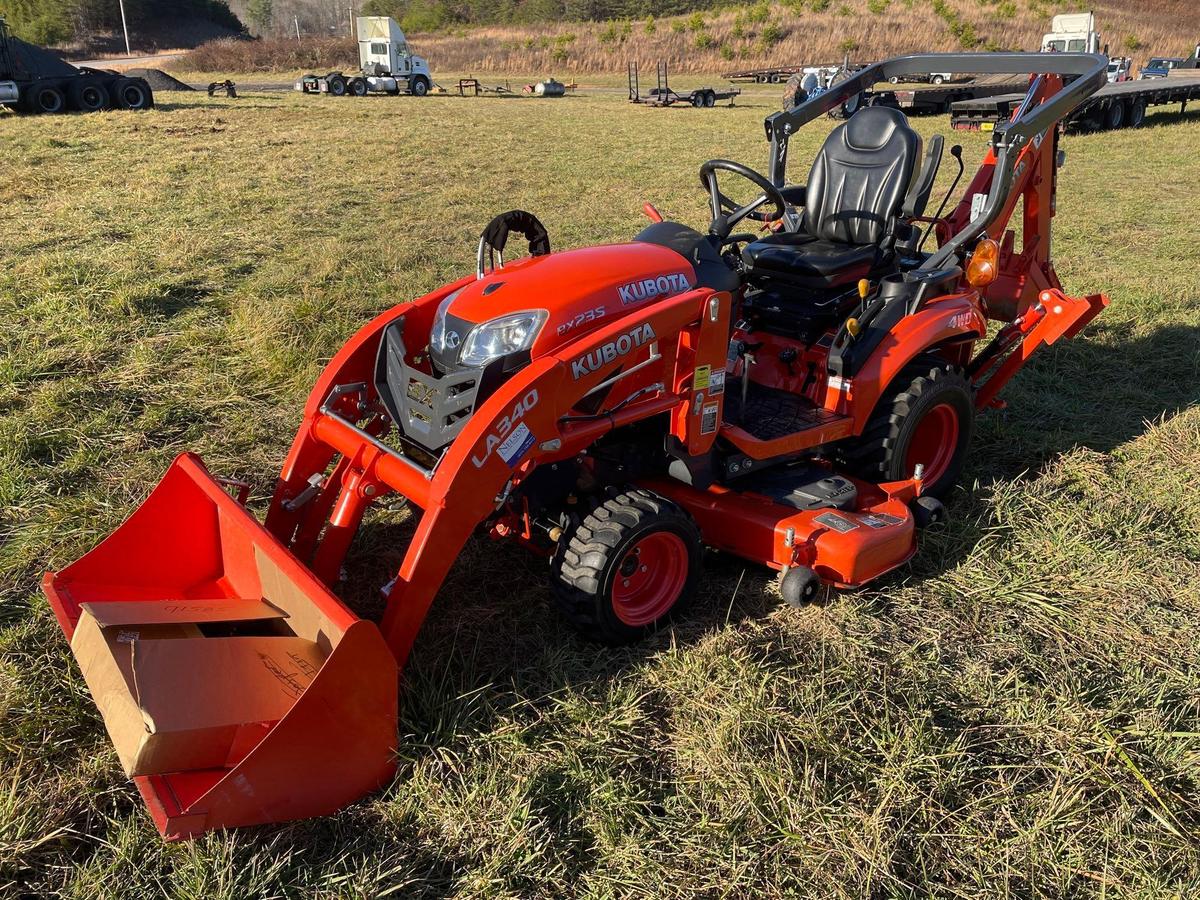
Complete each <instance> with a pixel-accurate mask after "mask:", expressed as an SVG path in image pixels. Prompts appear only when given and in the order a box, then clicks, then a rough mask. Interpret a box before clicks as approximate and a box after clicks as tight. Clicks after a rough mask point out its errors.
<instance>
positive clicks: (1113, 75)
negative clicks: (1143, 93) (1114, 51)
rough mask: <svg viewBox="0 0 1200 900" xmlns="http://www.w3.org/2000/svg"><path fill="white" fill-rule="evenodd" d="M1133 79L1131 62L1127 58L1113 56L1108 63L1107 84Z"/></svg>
mask: <svg viewBox="0 0 1200 900" xmlns="http://www.w3.org/2000/svg"><path fill="white" fill-rule="evenodd" d="M1131 78H1133V60H1132V59H1130V58H1129V57H1128V56H1114V57H1111V58H1110V59H1109V61H1108V83H1109V84H1116V83H1117V82H1121V81H1129V80H1130V79H1131Z"/></svg>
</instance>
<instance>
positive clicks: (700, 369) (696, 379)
mask: <svg viewBox="0 0 1200 900" xmlns="http://www.w3.org/2000/svg"><path fill="white" fill-rule="evenodd" d="M711 376H712V366H696V371H695V372H694V373H693V375H692V390H693V391H706V390H708V382H709V380H710V378H711Z"/></svg>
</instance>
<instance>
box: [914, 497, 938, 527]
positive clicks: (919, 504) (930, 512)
mask: <svg viewBox="0 0 1200 900" xmlns="http://www.w3.org/2000/svg"><path fill="white" fill-rule="evenodd" d="M912 514H913V522H914V523H915V524H916V526H917V527H918V528H933V527H934V526H937V525H945V524H946V507H945V506H944V505H943V504H942V501H941V500H939V499H937V497H929V496H921V497H918V498H917V499H916V500H915V501H913V505H912Z"/></svg>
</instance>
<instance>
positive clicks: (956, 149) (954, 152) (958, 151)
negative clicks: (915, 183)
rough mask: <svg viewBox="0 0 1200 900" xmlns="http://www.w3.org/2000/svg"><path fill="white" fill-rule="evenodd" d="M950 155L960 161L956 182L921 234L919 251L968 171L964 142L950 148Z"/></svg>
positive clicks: (955, 177)
mask: <svg viewBox="0 0 1200 900" xmlns="http://www.w3.org/2000/svg"><path fill="white" fill-rule="evenodd" d="M950 155H951V156H953V157H954V159H955V160H956V161H957V162H958V174H957V175H955V176H954V182H953V183H952V184H951V185H950V190H948V191H946V196H945V197H943V198H942V205H941V206H939V207H938V211H937V214H936V215H935V216H934V217H933V221H931V222H930V223H929V227H928V228H926V229H925V233H924V234H922V235H921V240H920V241H919V242H918V243H917V252H918V253H920V252H921V248H922V247H924V246H925V241H926V240H928V238H929V235H930V234H931V233H932V232H933V226H934V225H935V224H936V223H937V221H938V220H939V219H941V217H942V213H943V212H945V211H946V204H947V203H949V202H950V196H951V195H952V194H953V193H954V189H955V188H956V187H958V183H959V182H960V181H961V180H962V177H963V172H964V171H966V166H964V165H963V158H962V155H963V148H962V144H955V145H954V146H953V147H951V148H950Z"/></svg>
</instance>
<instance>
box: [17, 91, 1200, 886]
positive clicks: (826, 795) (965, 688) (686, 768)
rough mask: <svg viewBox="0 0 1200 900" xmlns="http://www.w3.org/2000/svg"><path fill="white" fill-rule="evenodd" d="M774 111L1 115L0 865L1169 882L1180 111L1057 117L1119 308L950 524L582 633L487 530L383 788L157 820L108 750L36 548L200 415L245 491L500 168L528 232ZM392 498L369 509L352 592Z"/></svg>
mask: <svg viewBox="0 0 1200 900" xmlns="http://www.w3.org/2000/svg"><path fill="white" fill-rule="evenodd" d="M768 111H769V110H768V108H767V107H766V106H765V105H763V106H759V107H754V106H749V105H748V106H740V107H737V108H735V109H732V110H724V109H721V110H713V111H707V112H697V111H693V110H690V109H689V110H654V109H646V108H641V107H633V106H630V105H628V104H626V103H624V102H622V101H621V99H620V98H619V96H618V97H603V96H594V97H580V98H566V99H564V100H562V101H558V102H554V103H541V102H535V101H521V100H496V99H490V100H489V99H481V100H460V99H457V98H449V97H447V98H427V99H426V100H424V101H413V100H410V99H400V100H392V99H388V98H370V99H368V100H364V101H360V102H355V103H348V102H345V101H337V100H333V99H328V98H312V97H300V96H293V95H290V94H282V95H262V94H257V95H256V94H251V95H249V96H247V97H245V98H244V99H240V100H237V101H229V100H222V99H209V98H207V97H205V96H203V95H192V94H188V95H178V96H173V97H170V98H169V99H167V100H164V102H162V103H161V105H160V106H159V107H158V108H157V109H155V110H153V111H151V112H148V113H143V114H126V113H104V114H98V115H93V116H86V117H80V116H65V117H53V118H50V117H48V118H41V119H20V120H18V119H13V118H3V119H0V121H2V122H3V127H2V128H0V156H2V157H3V158H4V159H5V160H6V161H7V165H6V167H5V169H4V171H3V173H2V174H0V228H2V230H3V233H4V234H5V235H6V236H7V237H6V240H5V241H4V242H3V244H2V245H0V350H2V353H0V516H2V518H0V895H8V896H13V897H18V896H36V897H48V896H64V897H78V898H93V897H108V896H112V897H116V896H120V897H159V896H164V895H165V896H172V897H187V898H206V900H208V898H246V897H312V896H320V897H376V896H383V895H385V894H388V895H392V896H455V897H475V896H486V897H522V898H524V897H549V896H569V895H577V896H590V897H612V896H645V897H696V896H702V897H727V896H728V897H751V896H753V897H783V896H789V897H791V896H805V897H846V898H861V897H927V896H931V895H936V896H939V897H962V898H976V897H981V896H986V897H1093V896H1094V897H1184V896H1195V895H1196V893H1197V892H1198V891H1200V854H1198V853H1197V837H1198V836H1200V784H1198V782H1197V767H1198V765H1200V678H1198V676H1197V672H1198V671H1200V626H1198V624H1197V623H1198V622H1200V590H1198V589H1197V584H1198V583H1200V512H1198V511H1197V507H1196V504H1195V484H1196V483H1197V482H1198V481H1200V409H1197V408H1196V404H1197V399H1198V394H1200V388H1198V387H1197V386H1198V385H1200V303H1198V302H1197V301H1198V300H1200V297H1198V290H1197V285H1196V279H1195V271H1196V263H1197V260H1200V232H1197V230H1196V229H1195V228H1194V227H1193V225H1192V223H1193V222H1194V215H1195V212H1194V206H1195V184H1196V183H1197V180H1198V179H1200V163H1198V162H1197V159H1196V156H1195V154H1194V153H1192V152H1191V150H1190V148H1191V147H1192V146H1194V145H1195V144H1196V142H1197V141H1198V140H1200V121H1197V119H1196V117H1195V115H1194V114H1191V115H1187V116H1183V117H1180V116H1178V115H1176V114H1173V113H1154V114H1153V115H1152V116H1151V117H1150V122H1149V125H1148V127H1147V128H1146V129H1144V130H1142V131H1139V132H1121V133H1117V134H1113V135H1081V136H1072V137H1069V138H1068V139H1067V140H1066V144H1065V148H1066V151H1067V156H1068V160H1067V167H1066V169H1064V171H1063V173H1062V176H1061V188H1060V193H1059V216H1058V218H1057V220H1056V223H1057V224H1056V233H1055V246H1056V249H1057V262H1058V268H1059V271H1060V273H1061V275H1062V277H1063V280H1064V281H1065V282H1066V283H1067V284H1068V286H1069V287H1070V288H1071V289H1073V290H1076V291H1080V292H1083V291H1093V290H1099V289H1104V290H1107V291H1109V292H1110V293H1111V294H1112V297H1113V301H1114V302H1113V306H1112V307H1111V308H1110V309H1109V310H1108V311H1106V313H1105V314H1104V316H1102V317H1101V319H1099V320H1098V321H1097V322H1096V323H1094V325H1093V326H1091V327H1089V329H1088V331H1087V332H1086V333H1085V334H1084V335H1082V336H1080V337H1079V338H1077V339H1075V340H1073V341H1069V342H1065V343H1063V344H1061V345H1058V346H1056V347H1054V348H1052V349H1051V350H1049V351H1047V352H1045V353H1044V354H1043V355H1041V356H1039V357H1038V358H1037V359H1036V361H1035V362H1034V363H1033V364H1032V365H1031V366H1030V367H1029V368H1028V369H1027V370H1026V371H1024V372H1023V373H1022V374H1021V375H1020V376H1019V377H1018V378H1017V380H1016V381H1015V382H1014V383H1013V384H1012V385H1011V386H1010V388H1009V390H1008V391H1007V392H1006V396H1007V398H1008V400H1009V401H1010V404H1011V405H1010V407H1009V409H1008V410H1006V411H1004V412H1002V413H992V414H989V415H987V416H985V417H983V419H982V420H981V425H980V430H979V434H978V436H977V440H976V442H975V445H974V450H973V456H972V458H971V462H970V464H969V466H968V470H967V473H966V480H965V485H964V487H963V489H962V490H961V491H959V492H958V493H957V494H956V496H955V497H954V498H953V501H952V503H951V513H952V515H953V517H954V520H955V525H954V527H953V528H951V529H950V530H948V531H946V532H944V533H942V534H940V535H931V536H930V537H929V539H928V540H927V541H926V542H925V543H924V546H923V548H922V553H921V555H920V556H919V557H918V558H917V559H916V560H915V561H914V562H913V564H911V565H910V566H908V567H906V568H905V569H904V570H903V571H901V572H899V573H897V574H896V575H895V576H893V577H890V578H888V579H886V580H885V581H883V582H881V583H880V584H878V585H876V586H874V587H872V588H870V589H867V590H863V591H859V592H856V593H849V594H844V595H838V596H835V597H832V598H831V602H829V603H828V605H825V606H821V607H813V608H810V609H807V610H805V611H803V612H799V613H798V612H795V611H793V610H790V609H787V608H784V607H781V606H780V604H779V602H778V600H777V596H776V594H775V591H774V587H773V584H772V581H771V579H770V577H769V575H768V574H767V573H766V572H765V571H762V570H760V569H758V568H756V567H753V566H749V567H747V566H743V565H742V564H741V563H739V562H737V561H735V560H731V559H727V558H719V557H715V558H713V559H712V560H710V562H709V568H708V575H707V578H706V580H705V583H704V587H703V590H702V592H701V595H700V597H699V598H698V600H697V602H696V604H695V605H694V607H693V608H692V609H691V610H690V611H689V613H688V614H687V615H686V616H684V617H683V618H682V619H681V621H680V622H679V623H678V624H677V625H676V626H675V627H673V628H672V629H671V630H669V631H665V632H663V633H662V634H660V635H659V636H658V637H656V638H654V639H652V640H649V641H647V642H645V643H644V644H642V645H640V646H637V647H634V648H631V649H627V650H622V651H612V650H604V649H598V648H595V647H591V646H585V645H582V644H580V643H579V642H578V641H577V640H576V639H574V638H573V637H572V636H571V635H570V633H569V632H568V631H567V630H566V629H564V627H563V626H562V625H561V624H560V623H559V621H558V619H557V618H556V616H555V614H554V612H553V609H552V607H551V606H550V604H549V601H548V594H547V589H546V583H545V571H544V568H543V564H541V563H540V562H538V561H537V560H534V559H531V558H528V557H526V556H524V555H523V554H521V553H520V552H519V551H518V550H516V549H515V548H512V547H507V546H502V545H495V544H492V543H491V542H489V541H486V540H480V541H478V542H473V543H472V544H470V545H469V546H468V548H467V550H466V552H465V554H464V556H463V557H462V559H461V560H460V562H459V564H458V565H457V566H456V567H455V569H454V571H453V573H452V574H451V576H450V578H449V580H448V581H447V583H446V585H445V587H444V589H443V590H442V592H441V594H440V597H439V600H438V602H437V603H436V604H435V606H434V609H433V613H432V615H431V618H430V620H429V622H428V624H427V626H426V629H425V631H424V632H423V634H422V636H421V638H420V640H419V644H418V648H417V651H416V653H415V655H414V658H413V660H412V662H411V664H410V666H409V669H408V671H407V674H406V677H405V684H404V689H403V694H402V697H403V701H402V741H401V760H400V762H401V765H400V772H399V775H398V776H397V778H396V780H395V782H394V783H393V784H392V785H391V786H390V788H389V789H388V790H387V791H386V792H384V793H383V794H381V795H379V796H376V797H372V798H369V799H367V800H365V801H364V802H362V803H360V804H358V805H356V806H354V807H353V808H350V809H348V810H345V811H344V812H343V813H341V814H340V815H338V816H335V817H332V818H329V819H325V820H319V821H314V822H307V823H299V824H295V825H291V826H283V827H268V828H262V829H257V830H249V831H243V832H239V833H235V834H218V835H210V836H208V837H206V838H205V839H203V840H202V841H199V842H197V843H195V844H189V845H182V846H164V845H162V844H161V843H160V842H159V840H158V839H157V836H156V834H155V833H154V831H153V828H152V826H151V825H150V822H149V818H148V816H147V815H146V814H145V812H144V810H143V809H142V808H141V804H140V801H139V800H138V797H137V794H136V791H135V790H133V789H132V787H131V786H130V785H128V784H127V783H126V782H125V780H124V779H123V778H122V776H121V772H120V768H119V766H118V764H117V760H116V757H115V754H114V753H113V752H112V750H111V748H110V747H109V745H108V742H107V740H106V738H105V735H104V732H103V728H102V726H101V723H100V721H99V718H98V716H97V714H96V712H95V709H94V708H93V706H92V704H91V701H90V699H89V697H88V694H87V690H86V688H85V686H84V684H83V682H82V680H81V678H80V676H79V673H78V669H77V667H76V666H75V664H74V662H73V661H72V659H71V656H70V653H69V650H68V648H67V646H66V644H65V642H64V641H63V639H62V636H61V634H60V633H59V631H58V628H57V626H56V625H55V623H54V620H53V617H52V615H51V614H50V612H49V609H48V608H47V606H46V603H45V601H44V599H43V598H42V596H41V594H40V592H39V590H38V587H37V582H38V578H39V576H40V573H41V572H42V571H43V570H45V569H46V568H51V567H56V566H60V565H62V564H63V563H65V562H67V561H69V560H71V559H73V558H75V557H77V556H78V555H79V554H80V553H81V552H83V551H84V550H85V549H87V548H88V547H90V546H92V545H93V544H94V543H95V542H96V541H97V540H98V539H99V538H100V537H101V536H103V535H104V534H105V533H106V532H108V531H109V530H111V529H112V528H113V527H114V526H115V525H116V524H117V523H118V522H119V521H120V520H121V519H122V517H124V516H125V515H127V514H128V512H129V511H130V510H131V509H132V508H133V507H134V506H135V505H136V504H137V503H138V502H139V500H140V499H141V498H142V497H144V495H145V493H146V492H147V490H148V488H149V487H150V485H152V484H153V483H154V482H155V481H156V480H157V478H158V477H159V475H160V474H161V472H162V470H163V469H164V468H165V467H166V465H167V463H168V461H169V460H170V458H171V457H172V456H173V455H174V454H175V453H177V452H179V451H180V450H182V449H185V448H191V449H196V450H199V451H200V452H201V453H203V454H204V456H205V457H206V459H207V460H208V461H209V463H210V465H211V466H212V467H213V469H214V470H216V471H219V472H222V473H225V474H229V475H238V476H243V477H247V478H249V479H250V480H251V481H252V482H253V484H254V485H255V488H256V489H255V496H256V500H255V505H256V506H257V507H258V508H259V509H261V507H262V503H263V498H264V497H265V496H266V495H267V494H268V493H269V490H270V486H271V484H272V479H273V477H274V473H275V472H276V470H277V467H278V465H279V462H280V460H281V459H282V458H283V455H284V453H285V451H286V448H287V445H288V443H289V441H290V438H291V435H292V431H293V429H294V428H295V426H296V425H297V423H298V421H299V415H300V410H301V407H302V405H303V401H304V398H305V396H306V394H307V391H308V387H309V385H310V384H311V382H312V380H313V378H314V377H315V376H316V373H317V372H318V370H319V368H320V366H321V363H322V361H323V360H325V359H328V357H329V356H330V355H331V354H332V353H333V352H334V351H335V350H336V348H337V347H338V346H339V345H340V344H341V342H342V341H343V340H344V339H345V338H346V337H347V336H348V335H349V334H351V333H352V332H353V331H354V329H355V328H356V327H357V326H358V325H359V324H360V323H361V322H363V321H365V320H366V319H367V318H368V317H369V316H371V315H373V314H374V313H375V312H377V311H378V310H380V309H383V308H385V307H387V306H388V305H390V304H392V303H395V302H397V301H399V300H402V299H404V298H406V297H411V296H413V295H416V294H419V293H422V292H424V291H426V290H429V289H430V288H432V287H433V286H435V285H437V284H439V283H442V282H445V281H447V280H450V279H451V278H453V277H456V276H457V274H459V273H461V272H463V271H464V270H469V268H470V267H471V265H472V260H473V249H474V248H473V245H474V241H475V239H476V235H477V233H478V230H479V228H480V227H481V226H482V224H483V223H485V222H486V221H487V220H488V219H489V218H490V217H491V215H492V214H493V213H494V212H495V211H496V210H498V209H501V208H508V207H510V206H522V207H528V208H530V209H532V210H534V211H535V212H537V213H538V214H539V215H540V216H541V217H542V218H543V220H544V221H545V222H546V223H547V225H548V226H549V228H550V232H551V235H552V239H553V240H554V242H555V246H557V247H571V246H579V245H583V244H587V243H592V242H596V241H607V240H619V239H622V238H624V237H626V236H628V235H629V234H631V233H632V232H633V231H634V230H635V229H637V228H639V227H640V225H641V224H642V220H641V219H640V216H639V214H638V210H639V208H640V205H641V203H642V201H644V200H650V201H652V202H654V203H656V204H657V205H658V206H659V208H660V209H663V210H664V211H667V212H668V213H669V214H672V215H674V216H676V217H679V218H681V219H683V220H685V221H689V222H693V223H697V224H699V223H701V222H702V221H703V208H704V200H703V197H702V196H701V194H700V192H699V191H698V189H697V187H696V184H695V181H696V176H695V170H696V167H697V166H698V164H699V163H700V162H701V161H702V160H704V159H707V158H710V157H714V156H724V157H730V158H734V159H742V160H745V161H747V162H749V163H751V164H762V163H763V161H764V158H765V146H764V143H763V140H762V132H761V120H762V116H763V115H764V114H765V113H766V112H768ZM448 123H453V124H454V125H455V127H447V124H448ZM827 125H828V123H826V124H825V125H821V124H820V123H817V124H816V125H815V126H814V127H813V128H811V129H809V130H807V131H806V132H802V133H801V134H800V135H798V136H797V137H796V138H795V139H794V140H793V143H792V158H793V159H794V160H796V161H797V163H798V165H802V163H801V162H800V161H802V160H804V159H806V158H807V156H808V155H809V154H811V152H812V150H813V149H814V148H815V147H816V145H817V142H818V141H819V140H820V139H821V138H822V137H823V133H824V131H825V129H826V127H827ZM920 127H921V128H922V129H923V130H924V131H926V132H928V131H930V130H932V129H933V128H935V127H937V128H944V122H934V121H929V120H927V121H923V122H921V123H920ZM381 134H386V135H387V136H388V140H387V141H386V145H387V146H386V149H382V150H381V145H380V135H381ZM962 140H963V141H964V142H965V143H966V144H967V156H968V158H969V159H974V158H977V156H978V154H979V153H980V152H981V149H982V138H981V137H980V136H978V135H967V136H965V137H964V138H962ZM496 147H503V148H505V149H504V151H503V152H502V153H499V154H498V153H497V152H496V150H495V148H496ZM345 160H353V161H354V164H353V165H343V164H341V163H342V161H345ZM798 177H802V175H801V176H798ZM1151 198H1152V199H1151ZM381 223H384V224H385V225H386V226H387V227H381ZM407 533H408V531H407V523H406V522H405V521H404V520H403V519H402V518H399V517H397V516H395V515H393V514H385V513H379V514H378V515H376V516H374V517H373V518H371V519H370V520H369V521H368V522H367V524H366V526H365V528H364V531H363V533H362V535H361V538H360V540H359V542H358V543H357V544H356V546H355V548H354V551H353V557H352V559H351V560H350V561H349V565H348V570H349V571H350V572H351V573H352V580H351V582H350V583H349V584H348V585H346V586H345V587H344V588H343V593H344V595H345V596H346V597H347V598H348V601H349V602H351V603H352V604H353V605H354V606H355V607H356V608H358V609H360V610H361V611H364V612H370V611H373V610H375V609H376V608H377V605H376V603H375V600H374V597H375V590H376V588H377V587H378V585H379V584H380V583H381V582H383V581H384V580H385V579H386V578H387V577H388V571H389V568H391V567H393V566H395V565H396V563H397V561H398V559H399V554H400V552H401V550H402V546H403V541H404V539H405V538H406V536H407ZM298 789H302V786H298Z"/></svg>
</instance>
